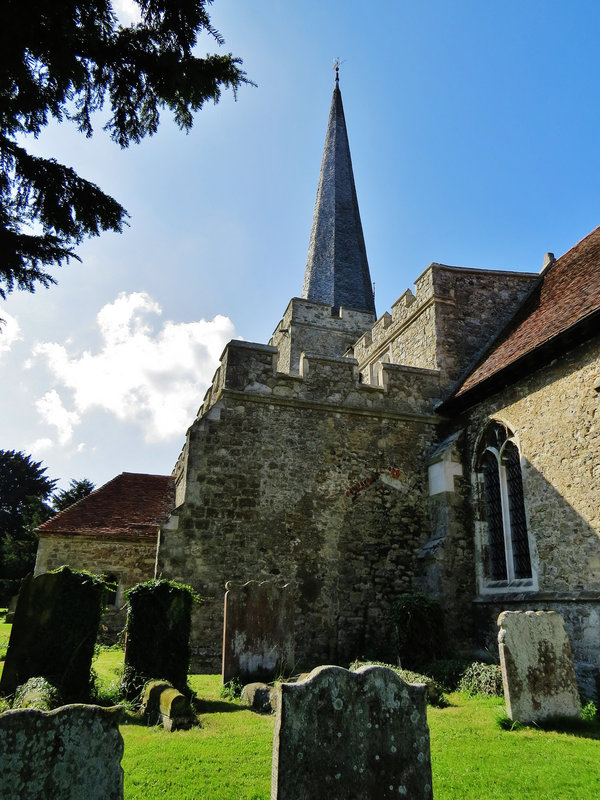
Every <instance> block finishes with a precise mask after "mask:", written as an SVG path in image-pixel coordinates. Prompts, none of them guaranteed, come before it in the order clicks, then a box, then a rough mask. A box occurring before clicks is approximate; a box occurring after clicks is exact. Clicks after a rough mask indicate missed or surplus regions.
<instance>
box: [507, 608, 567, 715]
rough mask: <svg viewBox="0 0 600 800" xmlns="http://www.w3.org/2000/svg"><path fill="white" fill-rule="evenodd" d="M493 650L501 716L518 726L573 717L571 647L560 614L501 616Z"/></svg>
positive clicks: (513, 613) (519, 613) (508, 613)
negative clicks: (502, 700)
mask: <svg viewBox="0 0 600 800" xmlns="http://www.w3.org/2000/svg"><path fill="white" fill-rule="evenodd" d="M498 627H499V629H500V630H499V633H498V646H499V650H500V664H501V667H502V683H503V685H504V698H505V700H506V713H507V715H508V716H509V717H510V719H512V720H518V721H519V722H540V721H542V720H544V719H548V718H549V717H557V716H567V717H579V716H580V714H581V705H580V702H579V692H578V690H577V680H576V678H575V669H574V667H573V654H572V652H571V644H570V642H569V637H568V635H567V632H566V630H565V624H564V622H563V618H562V617H561V616H560V614H556V613H554V612H553V611H504V612H503V613H502V614H500V616H499V617H498Z"/></svg>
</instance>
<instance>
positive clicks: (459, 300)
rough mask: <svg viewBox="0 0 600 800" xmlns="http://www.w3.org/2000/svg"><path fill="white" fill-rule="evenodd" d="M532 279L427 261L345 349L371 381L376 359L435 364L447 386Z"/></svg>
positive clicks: (520, 274) (428, 366)
mask: <svg viewBox="0 0 600 800" xmlns="http://www.w3.org/2000/svg"><path fill="white" fill-rule="evenodd" d="M536 280H537V275H536V274H535V273H527V272H514V271H501V270H487V269H472V268H469V267H450V266H446V265H445V264H438V263H435V262H433V263H431V264H430V265H429V266H428V267H427V269H426V270H425V271H424V272H423V273H422V274H421V275H420V276H419V277H418V278H417V280H416V281H415V292H414V294H413V293H412V292H411V290H410V289H407V290H406V291H405V292H403V294H401V295H400V297H399V298H398V299H397V300H396V302H395V303H394V304H393V305H392V308H391V314H389V313H388V312H385V313H384V314H383V316H381V317H380V318H379V319H378V320H377V321H376V322H375V323H374V325H372V326H371V328H370V329H369V330H367V331H365V332H364V333H363V334H362V335H361V336H360V338H358V339H357V341H356V342H355V343H354V345H353V346H352V347H351V348H350V349H349V350H348V351H347V354H348V355H352V356H354V358H356V359H357V361H358V363H359V367H360V370H361V373H362V374H363V377H364V380H365V381H367V382H373V370H374V368H375V366H376V364H377V362H379V361H380V360H384V361H389V362H392V363H394V364H404V365H407V366H413V367H419V368H424V369H438V370H440V373H441V381H442V386H443V387H448V386H449V385H450V384H451V383H452V382H453V381H455V380H457V378H458V377H459V375H460V374H461V373H462V372H463V371H464V370H465V369H466V368H467V367H468V365H469V364H470V363H471V361H472V359H473V358H474V356H475V355H476V354H477V352H479V351H480V349H481V348H482V347H483V346H484V345H485V344H487V343H488V342H489V341H490V340H491V339H492V338H493V336H494V335H495V334H496V333H497V331H499V330H500V328H501V327H502V325H503V324H504V323H505V322H506V321H507V319H508V318H509V317H510V316H511V315H512V314H513V313H514V311H515V309H516V307H517V306H518V304H519V303H520V302H521V300H522V299H523V297H524V296H525V295H526V294H527V292H528V291H529V289H530V288H531V286H532V285H533V283H534V282H535V281H536Z"/></svg>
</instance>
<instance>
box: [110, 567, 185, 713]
mask: <svg viewBox="0 0 600 800" xmlns="http://www.w3.org/2000/svg"><path fill="white" fill-rule="evenodd" d="M127 600H128V602H129V608H128V611H127V627H126V639H125V656H124V668H123V680H122V683H121V688H122V690H123V692H124V694H125V696H126V697H127V698H128V699H129V700H132V699H133V698H135V697H136V696H137V695H139V693H140V692H141V691H142V689H143V687H144V685H145V684H146V683H147V682H148V681H149V680H158V679H161V680H165V681H168V682H169V683H171V684H172V685H173V686H174V687H175V688H176V689H177V690H178V691H180V692H182V693H183V694H189V690H188V686H187V675H188V668H189V665H190V644H189V639H190V627H191V617H192V603H193V602H194V595H193V592H192V591H191V589H189V588H188V587H186V586H181V585H180V584H176V583H172V582H170V581H165V580H153V581H147V582H146V583H139V584H138V585H137V586H134V587H133V589H130V590H129V591H128V592H127Z"/></svg>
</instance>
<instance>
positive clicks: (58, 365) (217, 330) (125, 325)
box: [34, 292, 235, 444]
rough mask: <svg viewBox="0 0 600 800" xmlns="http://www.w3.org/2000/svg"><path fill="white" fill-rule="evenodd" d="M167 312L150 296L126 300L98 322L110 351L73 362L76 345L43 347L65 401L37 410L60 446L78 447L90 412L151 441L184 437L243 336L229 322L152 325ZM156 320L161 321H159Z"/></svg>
mask: <svg viewBox="0 0 600 800" xmlns="http://www.w3.org/2000/svg"><path fill="white" fill-rule="evenodd" d="M161 313H162V312H161V308H160V306H159V305H158V303H156V302H155V301H154V300H152V298H151V297H150V296H149V295H147V294H146V293H143V292H134V293H132V294H125V293H122V294H120V295H119V296H118V297H117V299H116V300H115V301H114V302H113V303H108V304H107V305H105V306H104V307H103V308H102V309H101V310H100V312H99V313H98V315H97V318H96V319H97V323H98V328H99V330H100V334H101V338H102V346H101V348H100V349H99V350H98V351H97V352H92V351H91V350H86V351H84V352H83V353H79V354H72V353H71V352H70V351H71V350H72V345H70V344H69V347H67V346H66V344H59V343H57V342H43V343H40V344H37V345H36V347H35V349H34V355H36V356H38V357H42V358H44V359H45V360H46V363H47V365H48V367H49V369H50V371H51V372H52V373H53V375H54V378H55V380H56V383H57V385H62V386H63V387H64V388H65V389H67V390H70V393H71V394H70V399H69V401H67V400H66V399H65V394H64V392H63V393H62V396H61V395H60V394H59V393H58V391H57V390H56V389H53V390H51V391H49V392H46V394H45V395H44V396H43V397H42V398H40V400H38V402H37V408H38V412H39V414H40V415H41V417H42V418H43V420H44V421H45V422H46V423H48V424H51V425H54V426H55V427H56V428H57V431H58V437H59V441H60V442H61V443H62V444H66V443H67V442H68V441H70V440H71V438H72V436H73V433H74V430H75V428H76V427H77V425H78V424H79V423H80V422H81V421H83V417H84V415H85V414H86V412H89V411H92V410H95V409H103V410H105V411H107V412H108V413H110V414H113V415H114V416H115V417H116V418H117V419H119V420H121V421H124V422H132V423H135V424H137V425H140V426H141V427H142V428H143V430H144V434H145V438H146V440H147V441H161V440H162V441H164V440H167V439H170V438H172V437H174V436H179V437H181V436H183V434H184V433H185V430H186V429H187V427H188V426H189V425H190V423H191V422H192V420H193V418H194V415H195V412H196V410H197V409H198V407H199V405H200V403H201V401H202V398H203V396H204V393H205V391H206V389H207V387H208V385H209V384H210V381H211V379H212V376H213V373H214V371H215V369H216V367H217V365H218V360H219V356H220V355H221V352H222V350H223V348H224V347H225V345H226V343H227V342H228V341H229V340H230V339H232V338H233V337H234V335H235V329H234V326H233V323H232V322H231V320H230V319H229V318H228V317H224V316H222V315H220V314H219V315H217V316H215V318H214V319H212V320H209V321H207V320H203V319H201V320H199V321H198V322H181V323H177V322H170V321H166V322H164V323H163V325H162V327H160V328H159V329H158V330H155V329H154V328H153V326H152V325H151V324H150V323H151V322H153V321H155V318H156V317H157V316H158V315H160V314H161ZM153 318H154V319H153Z"/></svg>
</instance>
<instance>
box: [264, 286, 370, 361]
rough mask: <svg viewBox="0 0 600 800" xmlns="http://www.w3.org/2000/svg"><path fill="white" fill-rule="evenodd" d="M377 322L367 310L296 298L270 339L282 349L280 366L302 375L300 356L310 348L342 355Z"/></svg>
mask: <svg viewBox="0 0 600 800" xmlns="http://www.w3.org/2000/svg"><path fill="white" fill-rule="evenodd" d="M374 321H375V315H374V314H371V313H369V312H367V311H357V310H356V309H353V308H344V307H343V306H342V307H339V308H338V307H335V306H330V305H327V304H326V303H319V302H315V301H313V300H305V299H303V298H301V297H294V298H292V300H290V302H289V304H288V307H287V308H286V310H285V313H284V315H283V319H282V320H281V321H280V322H279V324H278V325H277V327H276V328H275V331H274V333H273V336H272V337H271V341H270V342H269V344H270V345H274V346H275V347H277V348H278V350H279V361H278V364H277V369H278V370H279V371H280V372H288V373H290V374H295V375H298V374H299V370H300V356H301V354H302V353H303V352H307V351H310V352H313V353H322V354H323V355H327V356H334V355H340V354H341V353H343V352H344V351H345V350H346V348H347V347H348V346H349V345H351V344H352V342H354V341H355V340H356V339H357V338H358V337H359V336H360V334H361V333H362V332H363V331H365V330H367V329H369V328H370V327H371V325H372V324H373V322H374Z"/></svg>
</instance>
